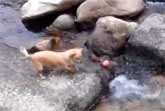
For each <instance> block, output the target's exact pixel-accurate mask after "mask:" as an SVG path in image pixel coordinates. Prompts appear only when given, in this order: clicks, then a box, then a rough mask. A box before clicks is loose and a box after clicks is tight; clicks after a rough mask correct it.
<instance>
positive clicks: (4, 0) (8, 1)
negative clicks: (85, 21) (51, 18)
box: [0, 0, 27, 10]
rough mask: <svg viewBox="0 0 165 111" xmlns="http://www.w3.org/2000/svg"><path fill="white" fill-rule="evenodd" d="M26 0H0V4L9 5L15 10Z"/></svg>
mask: <svg viewBox="0 0 165 111" xmlns="http://www.w3.org/2000/svg"><path fill="white" fill-rule="evenodd" d="M26 1H27V0H1V1H0V5H4V6H9V7H12V8H14V9H16V10H19V9H20V7H21V6H22V5H23V4H24V3H25V2H26Z"/></svg>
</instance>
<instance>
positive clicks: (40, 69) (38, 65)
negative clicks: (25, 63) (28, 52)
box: [33, 61, 44, 78]
mask: <svg viewBox="0 0 165 111" xmlns="http://www.w3.org/2000/svg"><path fill="white" fill-rule="evenodd" d="M33 65H34V67H35V69H36V70H37V74H38V76H39V77H40V78H43V77H44V76H43V65H42V63H40V62H38V61H33Z"/></svg>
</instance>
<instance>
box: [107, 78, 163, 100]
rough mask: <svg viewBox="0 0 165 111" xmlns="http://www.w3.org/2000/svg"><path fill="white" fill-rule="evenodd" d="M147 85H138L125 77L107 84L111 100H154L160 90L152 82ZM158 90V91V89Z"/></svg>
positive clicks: (136, 81) (135, 81)
mask: <svg viewBox="0 0 165 111" xmlns="http://www.w3.org/2000/svg"><path fill="white" fill-rule="evenodd" d="M147 82H148V83H149V84H140V83H139V81H138V80H133V79H132V80H130V79H128V78H127V77H126V76H125V75H120V76H118V77H116V78H115V79H114V80H113V81H112V82H111V83H109V88H110V91H111V92H112V96H113V98H116V99H137V98H138V99H155V98H157V97H158V96H159V94H160V91H161V88H160V87H159V85H158V84H156V83H153V81H147ZM158 88H159V89H158Z"/></svg>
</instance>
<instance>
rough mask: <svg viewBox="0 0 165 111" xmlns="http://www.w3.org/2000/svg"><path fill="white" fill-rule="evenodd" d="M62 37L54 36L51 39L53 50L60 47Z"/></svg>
mask: <svg viewBox="0 0 165 111" xmlns="http://www.w3.org/2000/svg"><path fill="white" fill-rule="evenodd" d="M60 40H61V39H60V38H59V37H54V38H52V39H51V40H50V48H51V50H54V49H55V48H57V47H59V44H60Z"/></svg>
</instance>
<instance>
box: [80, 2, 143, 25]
mask: <svg viewBox="0 0 165 111" xmlns="http://www.w3.org/2000/svg"><path fill="white" fill-rule="evenodd" d="M144 7H145V3H144V1H143V0H134V1H132V0H124V1H123V0H86V1H85V2H83V3H82V4H81V5H80V6H79V8H78V9H77V20H78V21H79V22H81V21H90V20H91V19H96V18H98V17H103V16H134V15H136V14H138V13H139V12H141V11H142V10H143V9H144Z"/></svg>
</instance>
